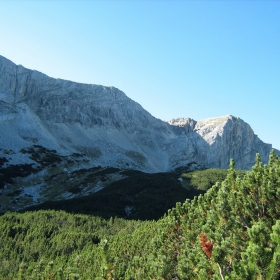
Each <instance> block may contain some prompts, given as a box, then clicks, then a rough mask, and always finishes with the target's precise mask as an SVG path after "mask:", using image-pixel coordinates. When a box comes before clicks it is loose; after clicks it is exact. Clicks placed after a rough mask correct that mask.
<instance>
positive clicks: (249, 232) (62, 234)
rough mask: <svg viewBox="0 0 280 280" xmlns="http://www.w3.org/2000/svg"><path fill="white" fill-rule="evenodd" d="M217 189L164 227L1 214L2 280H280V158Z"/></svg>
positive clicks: (67, 215) (163, 220)
mask: <svg viewBox="0 0 280 280" xmlns="http://www.w3.org/2000/svg"><path fill="white" fill-rule="evenodd" d="M217 174H218V173H217ZM218 175H219V174H218ZM218 175H217V176H218ZM184 176H185V177H188V173H186V174H185V175H184ZM219 176H220V175H219ZM212 183H213V186H212V187H211V188H208V189H207V188H206V189H205V190H204V192H200V193H197V194H198V195H195V196H193V197H192V198H188V199H186V200H184V201H183V202H177V203H176V204H175V205H174V206H173V208H171V209H169V210H168V211H166V212H165V214H162V216H161V217H160V218H158V219H147V218H145V219H144V218H143V219H141V220H140V219H128V218H126V219H125V218H123V217H121V216H117V215H115V216H111V217H102V216H100V215H92V214H82V213H75V212H69V211H67V209H66V210H58V209H53V208H52V209H49V210H48V209H45V208H44V209H43V208H42V209H33V210H32V209H29V210H28V211H22V212H9V213H5V214H2V215H1V216H0V240H1V246H0V279H7V280H8V279H22V280H23V279H38V280H45V279H48V280H50V279H55V280H56V279H58V280H59V279H61V280H62V279H63V280H66V279H69V280H70V279H97V280H98V279H99V280H102V279H127V280H136V279H137V280H140V279H141V280H143V279H144V280H145V279H159V280H169V279H170V280H171V279H172V280H173V279H174V280H175V279H201V280H204V279H221V280H226V279H227V280H229V279H234V280H235V279H241V280H252V279H262V280H265V279H267V280H269V279H280V199H279V198H280V158H279V157H277V156H276V154H275V153H274V152H273V151H272V152H271V154H270V158H269V162H268V164H267V165H264V164H262V162H261V158H260V156H259V154H257V155H256V163H255V165H254V166H253V167H252V169H251V170H250V171H247V172H246V173H244V174H243V173H242V174H241V175H240V174H239V173H238V172H237V171H236V170H235V169H234V161H233V160H232V161H231V162H230V166H229V169H228V171H227V174H226V177H225V179H223V180H222V181H221V180H218V182H216V183H214V182H212ZM170 187H171V186H170ZM174 191H175V190H174ZM155 204H156V202H155ZM155 208H156V205H155ZM147 210H149V209H147ZM150 210H151V212H152V211H153V209H150ZM145 217H146V216H145Z"/></svg>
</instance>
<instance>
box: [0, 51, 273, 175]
mask: <svg viewBox="0 0 280 280" xmlns="http://www.w3.org/2000/svg"><path fill="white" fill-rule="evenodd" d="M0 112H1V114H0V129H1V132H2V133H1V135H0V149H1V150H0V157H1V155H2V156H3V157H4V154H5V152H6V151H12V153H11V154H10V156H9V159H8V160H9V161H10V162H11V163H24V162H27V161H29V162H30V161H31V162H32V160H31V159H30V158H29V157H27V156H26V155H25V154H22V153H20V151H21V150H22V149H26V148H28V147H31V146H33V145H37V146H42V147H45V148H47V149H51V150H56V151H57V152H58V153H60V154H61V155H65V154H72V153H81V154H82V155H83V156H84V157H86V158H87V159H88V161H89V163H90V164H91V165H93V166H94V165H100V166H114V167H119V168H130V169H140V170H143V171H148V172H156V171H167V170H170V169H174V168H176V167H180V166H184V165H186V164H190V163H192V162H196V163H197V164H199V165H202V166H205V167H219V168H227V167H228V164H229V160H230V158H234V159H235V161H236V166H237V168H243V169H247V168H250V167H251V166H252V165H253V164H254V160H255V154H256V152H259V153H260V154H261V156H262V159H263V161H264V162H266V161H267V159H268V155H269V152H270V150H271V148H272V146H271V145H270V144H265V143H263V142H262V141H261V140H260V139H259V138H258V137H257V136H256V135H255V134H254V132H253V130H252V129H251V128H250V126H249V125H248V124H246V123H245V122H244V121H242V120H241V119H239V118H236V117H233V116H231V115H229V116H224V117H218V118H210V119H206V120H200V121H195V120H193V119H191V118H177V119H173V120H171V121H169V122H163V121H161V120H159V119H157V118H155V117H153V116H152V115H151V114H150V113H149V112H147V111H145V110H144V109H143V108H142V106H141V105H139V104H138V103H136V102H134V101H133V100H131V99H130V98H128V97H127V96H126V95H125V94H124V93H123V92H122V91H120V90H119V89H117V88H114V87H105V86H101V85H94V84H81V83H75V82H71V81H66V80H62V79H54V78H51V77H48V76H47V75H45V74H43V73H40V72H38V71H35V70H29V69H26V68H24V67H23V66H20V65H19V66H17V65H15V64H14V63H13V62H11V61H9V60H8V59H6V58H4V57H3V56H0Z"/></svg>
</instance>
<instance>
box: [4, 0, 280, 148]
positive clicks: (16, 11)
mask: <svg viewBox="0 0 280 280" xmlns="http://www.w3.org/2000/svg"><path fill="white" fill-rule="evenodd" d="M0 26H1V27H0V55H3V56H5V57H6V58H8V59H10V60H11V61H13V62H14V63H16V64H21V65H23V66H25V67H26V68H29V69H35V70H38V71H40V72H43V73H45V74H47V75H48V76H51V77H54V78H61V79H66V80H71V81H75V82H80V83H89V84H100V85H104V86H114V87H117V88H118V89H120V90H122V91H123V92H124V93H125V94H126V95H127V96H128V97H130V98H131V99H133V100H134V101H136V102H138V103H139V104H141V105H142V107H143V108H144V109H146V110H147V111H149V112H150V113H151V114H152V115H153V116H155V117H156V118H159V119H162V120H164V121H168V120H170V119H172V118H178V117H190V118H193V119H195V120H202V119H207V118H211V117H219V116H225V115H233V116H236V117H239V118H241V119H243V120H244V121H245V122H247V123H248V124H250V126H251V127H252V129H253V130H254V132H255V134H256V135H258V137H259V138H260V139H261V140H263V141H264V142H266V143H270V144H272V145H273V147H274V148H277V149H280V129H279V125H280V1H277V0H275V1H253V0H251V1H249V0H248V1H233V0H232V1H230V0H228V1H210V0H208V1H207V0H204V1H187V0H186V1H183V0H181V1H172V0H169V1H167V0H161V1H160V0H158V1H156V0H150V1H148V0H146V1H144V0H143V1H140V0H139V1H136V0H131V1H128V0H127V1H121V0H115V1H113V0H111V1H89V0H88V1H82V0H80V1H78V0H77V1H74V0H72V1H66V0H64V1H63V0H60V1H59V0H57V1H55V0H53V1H47V0H40V1H35V0H33V1H25V0H18V1H16V0H9V1H8V0H7V1H5V0H0Z"/></svg>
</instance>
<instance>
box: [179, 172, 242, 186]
mask: <svg viewBox="0 0 280 280" xmlns="http://www.w3.org/2000/svg"><path fill="white" fill-rule="evenodd" d="M235 172H236V175H237V176H239V177H240V178H243V177H244V175H245V173H246V171H245V170H236V171H235ZM227 173H228V171H227V170H225V169H216V168H210V169H205V170H195V171H191V172H187V173H182V175H181V178H182V179H183V186H184V187H185V188H187V189H188V188H190V189H197V190H208V189H209V188H211V187H212V186H213V185H215V184H216V183H217V182H222V181H224V180H225V179H226V177H227Z"/></svg>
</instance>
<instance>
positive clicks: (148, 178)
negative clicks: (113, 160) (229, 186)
mask: <svg viewBox="0 0 280 280" xmlns="http://www.w3.org/2000/svg"><path fill="white" fill-rule="evenodd" d="M77 172H79V173H80V174H81V173H82V172H88V169H84V170H79V171H77ZM110 172H111V173H114V172H120V175H124V176H127V177H126V178H124V179H121V180H118V181H116V182H113V183H111V184H110V185H109V186H108V187H106V188H104V189H102V190H100V191H98V192H96V193H93V194H90V195H87V196H86V197H78V198H73V199H68V200H61V201H47V202H45V203H43V204H40V205H36V206H33V207H29V208H28V209H26V210H39V209H45V210H46V209H54V210H65V211H67V212H70V213H80V214H92V215H98V216H102V217H103V218H107V219H109V218H110V217H121V218H129V219H141V220H152V219H159V218H161V217H162V216H163V215H164V213H165V212H167V210H168V209H170V208H172V207H174V205H175V204H176V202H183V201H185V200H186V199H187V198H189V199H192V198H193V197H194V196H196V195H199V194H201V193H204V191H202V190H197V189H195V188H191V189H189V190H188V189H186V188H183V187H182V185H181V183H180V182H179V180H178V175H177V174H176V173H155V174H147V173H143V172H141V171H133V170H128V171H120V170H118V169H116V168H107V169H105V170H102V171H97V172H96V173H92V175H93V177H92V178H90V179H91V180H92V181H93V180H94V177H96V176H100V175H104V176H105V175H108V174H109V173H110ZM87 179H88V178H87ZM68 191H71V192H80V191H82V189H80V188H79V187H73V188H72V189H70V190H68Z"/></svg>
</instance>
